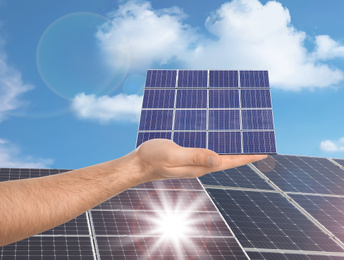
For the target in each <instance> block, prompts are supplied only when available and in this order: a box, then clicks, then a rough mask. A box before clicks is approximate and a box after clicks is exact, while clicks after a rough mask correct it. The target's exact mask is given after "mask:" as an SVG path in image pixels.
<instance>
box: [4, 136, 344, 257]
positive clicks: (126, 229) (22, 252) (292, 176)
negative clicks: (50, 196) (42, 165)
mask: <svg viewBox="0 0 344 260" xmlns="http://www.w3.org/2000/svg"><path fill="white" fill-rule="evenodd" d="M185 131H186V130H184V132H185ZM185 133H186V132H185ZM339 161H340V160H339ZM336 163H338V160H337V159H336V160H335V162H333V161H332V160H328V159H325V158H314V157H305V156H285V155H273V156H269V158H268V159H266V160H264V161H260V162H259V163H255V164H254V165H245V166H241V167H237V168H234V169H228V170H224V171H221V172H215V173H211V174H208V175H205V176H203V177H201V178H199V179H200V181H201V182H199V181H197V180H196V179H175V180H164V181H155V182H148V183H144V184H141V185H138V186H136V187H133V188H131V189H129V190H127V191H124V192H123V193H121V194H120V195H118V196H115V197H113V198H112V199H110V200H108V201H106V202H104V203H103V204H101V205H99V206H97V207H95V208H94V209H92V210H90V211H88V212H86V213H85V214H82V215H81V216H79V217H78V218H76V219H74V220H72V221H70V222H67V223H66V224H63V225H61V226H59V227H56V228H54V229H52V230H49V231H47V232H44V233H42V234H39V235H37V236H34V237H31V238H29V239H25V240H23V241H19V242H17V243H13V244H11V245H8V246H4V247H2V248H0V259H97V260H100V259H138V258H142V257H145V258H147V259H178V258H179V259H248V257H250V259H312V260H313V259H343V257H344V235H343V234H344V229H343V227H344V223H343V217H342V216H343V214H344V207H343V203H344V196H343V195H342V189H341V187H340V186H341V182H342V177H343V175H344V174H343V173H344V170H343V169H342V168H341V167H340V165H337V164H336ZM64 171H66V170H49V169H45V170H40V169H0V178H1V180H2V181H4V180H15V179H20V178H28V177H39V176H46V175H50V174H56V173H59V172H64ZM204 188H206V191H207V192H208V194H209V195H210V197H211V198H212V200H213V202H214V203H215V205H214V203H213V202H212V201H211V200H210V199H209V197H208V195H207V194H206V193H205V191H204ZM215 206H216V207H215ZM176 212H178V214H174V213H176ZM219 212H220V213H221V215H222V216H221V215H220V214H219ZM171 216H172V217H171ZM178 216H183V218H182V219H181V223H188V227H187V228H186V227H185V226H184V227H183V229H185V230H184V233H183V236H182V238H180V240H176V239H175V238H173V236H172V237H169V239H167V236H166V235H164V234H165V232H166V230H165V228H166V227H167V229H168V226H172V222H171V220H173V219H175V218H177V219H178ZM164 219H165V221H163V220H164ZM166 219H167V221H166ZM224 220H225V221H226V223H225V222H224ZM162 222H164V223H165V224H164V225H161V223H162ZM166 223H167V224H166ZM163 226H164V228H163ZM228 227H230V229H229V228H228ZM168 230H169V231H168V232H171V229H168ZM172 230H174V229H172ZM329 232H330V233H329ZM172 234H173V233H172Z"/></svg>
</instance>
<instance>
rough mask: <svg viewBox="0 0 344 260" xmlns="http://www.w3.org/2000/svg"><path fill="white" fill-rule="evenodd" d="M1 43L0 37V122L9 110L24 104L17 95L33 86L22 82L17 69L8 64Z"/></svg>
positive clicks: (2, 41)
mask: <svg viewBox="0 0 344 260" xmlns="http://www.w3.org/2000/svg"><path fill="white" fill-rule="evenodd" d="M3 45H4V40H3V39H2V38H1V37H0V122H1V121H3V120H4V119H5V118H6V117H7V116H8V112H9V111H12V110H15V109H17V108H19V107H20V106H22V105H23V104H24V103H23V102H22V101H20V100H19V96H20V95H21V94H23V93H25V92H27V91H29V90H30V89H32V88H33V86H32V85H30V84H27V83H24V82H23V80H22V77H21V74H20V72H19V71H18V70H16V69H15V68H13V67H11V66H9V65H8V62H7V55H6V53H5V52H4V50H3Z"/></svg>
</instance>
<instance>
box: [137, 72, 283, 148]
mask: <svg viewBox="0 0 344 260" xmlns="http://www.w3.org/2000/svg"><path fill="white" fill-rule="evenodd" d="M154 138H165V139H171V140H173V141H174V142H176V143H177V144H179V145H181V146H184V147H199V148H208V149H211V150H214V151H216V152H217V153H220V154H242V153H244V154H252V153H267V154H275V153H276V144H275V134H274V125H273V115H272V105H271V96H270V86H269V80H268V72H267V71H213V70H210V71H208V70H148V72H147V79H146V86H145V91H144V97H143V104H142V112H141V119H140V125H139V132H138V138H137V146H139V145H140V144H141V143H143V142H144V141H147V140H149V139H154Z"/></svg>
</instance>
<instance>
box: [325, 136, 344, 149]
mask: <svg viewBox="0 0 344 260" xmlns="http://www.w3.org/2000/svg"><path fill="white" fill-rule="evenodd" d="M320 149H321V150H323V151H325V152H343V151H344V137H343V138H341V139H339V140H338V141H331V140H325V141H322V142H321V143H320Z"/></svg>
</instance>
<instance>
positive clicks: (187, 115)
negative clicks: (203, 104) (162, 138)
mask: <svg viewBox="0 0 344 260" xmlns="http://www.w3.org/2000/svg"><path fill="white" fill-rule="evenodd" d="M206 127H207V110H176V114H175V120H174V130H206Z"/></svg>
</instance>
